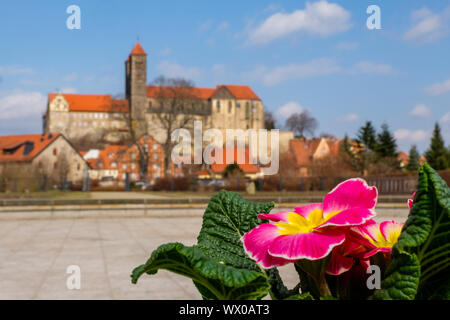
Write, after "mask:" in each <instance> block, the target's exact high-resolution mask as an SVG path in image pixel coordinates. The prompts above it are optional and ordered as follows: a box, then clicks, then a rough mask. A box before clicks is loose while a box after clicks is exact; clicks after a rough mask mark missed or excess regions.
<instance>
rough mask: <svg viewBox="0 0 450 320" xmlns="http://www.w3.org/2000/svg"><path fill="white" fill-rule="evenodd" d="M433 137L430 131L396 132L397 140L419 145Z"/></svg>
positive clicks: (400, 130) (403, 130)
mask: <svg viewBox="0 0 450 320" xmlns="http://www.w3.org/2000/svg"><path fill="white" fill-rule="evenodd" d="M430 136H431V132H430V131H426V130H421V129H419V130H408V129H398V130H397V131H395V132H394V137H395V139H397V140H401V141H407V142H410V143H419V142H423V141H425V140H427V139H429V138H430Z"/></svg>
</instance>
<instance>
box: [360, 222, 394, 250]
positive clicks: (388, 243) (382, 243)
mask: <svg viewBox="0 0 450 320" xmlns="http://www.w3.org/2000/svg"><path fill="white" fill-rule="evenodd" d="M373 228H377V230H376V232H375V234H376V236H375V240H374V239H372V237H370V236H369V235H365V237H366V238H367V240H369V241H370V243H372V244H373V245H374V246H376V247H378V248H392V247H393V246H394V245H395V244H396V243H397V240H398V237H400V233H401V231H402V230H401V228H395V229H394V230H392V232H390V233H389V234H388V238H387V239H386V238H385V237H384V236H383V234H382V233H381V230H380V227H379V226H377V225H374V226H373Z"/></svg>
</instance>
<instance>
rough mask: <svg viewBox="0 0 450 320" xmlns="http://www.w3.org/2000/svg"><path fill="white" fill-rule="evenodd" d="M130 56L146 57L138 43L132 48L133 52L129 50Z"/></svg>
mask: <svg viewBox="0 0 450 320" xmlns="http://www.w3.org/2000/svg"><path fill="white" fill-rule="evenodd" d="M130 55H132V56H139V55H147V53H146V52H145V50H144V48H142V46H141V44H140V43H139V42H138V43H136V45H135V46H134V48H133V50H131V52H130Z"/></svg>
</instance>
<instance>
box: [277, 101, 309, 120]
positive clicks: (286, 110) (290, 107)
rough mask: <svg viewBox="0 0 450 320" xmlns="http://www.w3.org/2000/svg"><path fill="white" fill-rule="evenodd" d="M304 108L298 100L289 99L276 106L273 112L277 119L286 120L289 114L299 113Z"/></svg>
mask: <svg viewBox="0 0 450 320" xmlns="http://www.w3.org/2000/svg"><path fill="white" fill-rule="evenodd" d="M304 110H305V109H304V108H303V107H302V106H301V105H300V104H299V103H298V102H295V101H290V102H288V103H286V104H284V105H282V106H281V107H279V108H278V110H277V111H276V112H275V117H276V118H277V119H278V120H286V119H287V118H289V116H290V115H292V114H294V113H301V112H302V111H304Z"/></svg>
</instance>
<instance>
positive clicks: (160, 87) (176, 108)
mask: <svg viewBox="0 0 450 320" xmlns="http://www.w3.org/2000/svg"><path fill="white" fill-rule="evenodd" d="M152 89H153V90H154V94H153V95H152V96H153V97H154V98H153V99H154V100H153V102H152V104H151V105H150V107H149V110H147V113H149V114H151V120H150V121H151V122H152V123H151V128H149V126H150V124H149V119H147V118H146V116H145V115H143V116H140V118H139V119H132V118H131V116H129V127H130V136H131V140H132V143H134V144H136V146H137V149H138V150H139V155H140V157H139V165H140V168H141V178H142V179H144V180H147V179H148V161H149V154H148V149H147V147H146V143H145V139H140V138H141V137H139V136H138V133H139V132H146V133H148V132H149V131H152V132H154V133H155V134H161V135H162V136H163V139H162V140H163V141H164V142H163V144H162V146H163V150H164V168H165V170H166V172H167V173H169V170H170V169H171V166H170V157H171V153H172V149H173V147H174V146H175V143H174V142H172V141H171V134H172V132H173V131H174V130H176V129H181V128H185V129H192V128H193V122H194V119H195V114H197V113H198V111H199V110H200V111H202V112H205V108H202V105H201V103H202V102H201V101H200V100H199V98H198V97H197V96H196V95H195V88H194V85H193V83H192V82H191V81H189V80H185V79H173V78H165V77H162V76H161V77H158V78H157V79H156V80H155V81H154V82H153V86H152ZM199 106H200V108H198V107H199ZM150 129H151V130H150Z"/></svg>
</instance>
